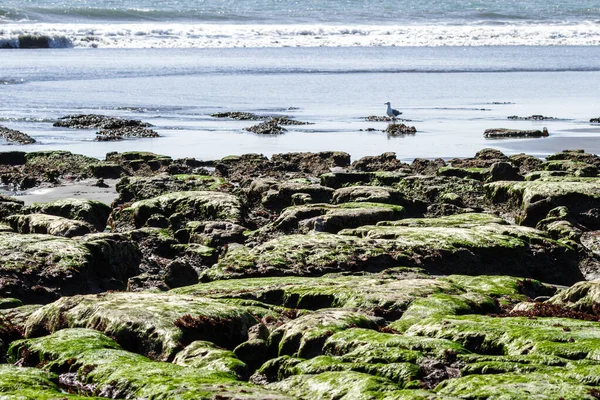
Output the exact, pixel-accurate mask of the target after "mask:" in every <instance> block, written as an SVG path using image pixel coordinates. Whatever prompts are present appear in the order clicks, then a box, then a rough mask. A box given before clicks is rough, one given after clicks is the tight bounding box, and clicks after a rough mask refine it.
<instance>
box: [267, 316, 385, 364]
mask: <svg viewBox="0 0 600 400" xmlns="http://www.w3.org/2000/svg"><path fill="white" fill-rule="evenodd" d="M350 327H360V328H369V329H377V324H376V323H375V322H374V321H373V320H372V319H370V318H367V317H366V316H365V315H363V314H361V313H357V312H355V311H346V310H335V309H329V310H326V309H325V310H319V311H316V312H313V313H310V314H307V315H303V316H301V317H299V318H297V319H293V320H291V321H289V322H287V323H285V324H283V325H281V326H280V327H278V328H277V329H275V330H274V331H273V332H271V335H270V336H269V347H270V351H271V353H272V354H274V355H277V356H282V355H293V356H296V357H301V358H312V357H315V356H317V355H320V354H321V353H322V348H323V345H324V343H325V341H326V340H327V338H328V337H330V336H331V335H333V334H334V333H335V332H337V331H341V330H345V329H348V328H350Z"/></svg>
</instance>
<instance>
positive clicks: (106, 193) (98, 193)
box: [0, 179, 119, 205]
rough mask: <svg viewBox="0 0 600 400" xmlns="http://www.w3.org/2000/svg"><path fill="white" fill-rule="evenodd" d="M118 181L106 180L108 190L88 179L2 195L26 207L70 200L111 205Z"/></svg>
mask: <svg viewBox="0 0 600 400" xmlns="http://www.w3.org/2000/svg"><path fill="white" fill-rule="evenodd" d="M118 181H119V180H118V179H105V180H104V183H106V184H107V185H108V187H106V188H101V187H98V186H94V185H95V184H96V182H97V180H96V179H88V180H84V181H77V182H63V183H61V184H60V185H59V186H54V187H35V188H32V189H29V190H24V191H19V192H11V191H2V192H0V194H4V195H7V196H13V197H15V198H17V199H19V200H23V201H24V202H25V205H30V204H33V203H47V202H51V201H55V200H60V199H68V198H77V199H87V200H97V201H100V202H102V203H105V204H107V205H110V204H111V203H112V201H113V200H114V199H115V198H116V197H117V191H116V189H115V185H116V183H117V182H118Z"/></svg>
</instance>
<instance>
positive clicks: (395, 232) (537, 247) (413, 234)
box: [339, 214, 583, 284]
mask: <svg viewBox="0 0 600 400" xmlns="http://www.w3.org/2000/svg"><path fill="white" fill-rule="evenodd" d="M494 219H495V217H493V216H489V215H487V214H461V215H458V216H450V217H442V218H438V219H434V220H428V219H424V220H419V219H415V220H400V221H396V222H385V223H380V224H378V225H377V226H363V227H360V228H356V229H345V230H342V231H340V232H339V234H340V235H343V236H357V237H359V238H362V239H364V240H373V241H386V242H388V245H389V246H390V247H392V248H394V249H395V250H396V251H398V252H403V253H404V254H408V255H410V257H411V259H412V260H418V263H419V265H420V266H422V267H424V268H425V269H427V270H428V271H429V272H431V273H436V274H438V273H441V274H449V273H460V274H467V275H476V274H498V273H499V274H501V275H513V276H525V277H532V278H536V279H541V280H546V281H548V282H553V283H563V284H572V283H574V282H576V281H578V280H581V278H582V277H583V276H582V274H581V271H580V270H579V266H578V265H579V264H578V262H579V260H577V259H576V256H575V252H574V251H572V250H571V249H570V248H569V247H568V246H565V245H563V244H561V243H559V242H556V241H554V240H552V239H550V238H548V237H546V236H545V234H544V233H543V232H541V231H537V230H533V229H530V228H526V227H519V226H513V225H505V224H498V223H496V221H494ZM411 225H412V226H411ZM415 225H416V226H415ZM419 225H420V226H419ZM558 259H560V260H561V263H562V265H563V266H564V267H563V269H561V270H556V269H555V268H554V265H555V263H556V261H557V260H558ZM524 260H527V261H524ZM413 262H416V261H413ZM524 265H526V266H527V269H524ZM517 266H518V267H517ZM515 267H516V268H515Z"/></svg>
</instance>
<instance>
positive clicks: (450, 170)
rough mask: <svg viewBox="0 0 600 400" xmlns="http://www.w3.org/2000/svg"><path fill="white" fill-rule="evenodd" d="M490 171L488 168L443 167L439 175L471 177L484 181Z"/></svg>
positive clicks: (438, 172)
mask: <svg viewBox="0 0 600 400" xmlns="http://www.w3.org/2000/svg"><path fill="white" fill-rule="evenodd" d="M489 173H490V170H489V169H488V168H458V167H442V168H440V169H438V171H437V174H438V175H439V176H455V177H457V178H469V179H475V180H477V181H483V180H485V178H486V177H487V176H488V174H489Z"/></svg>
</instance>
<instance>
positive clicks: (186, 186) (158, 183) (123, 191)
mask: <svg viewBox="0 0 600 400" xmlns="http://www.w3.org/2000/svg"><path fill="white" fill-rule="evenodd" d="M229 188H230V184H229V183H228V182H227V181H226V180H225V179H223V178H218V177H213V176H210V175H195V174H177V175H167V174H158V175H155V176H150V177H143V176H137V177H127V178H123V179H121V181H120V182H119V183H117V186H116V189H117V192H119V196H118V197H117V199H116V200H115V206H119V205H123V204H125V203H128V202H135V201H140V200H147V199H151V198H154V197H158V196H161V195H163V194H166V193H171V192H189V191H205V190H209V191H228V190H229Z"/></svg>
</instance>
